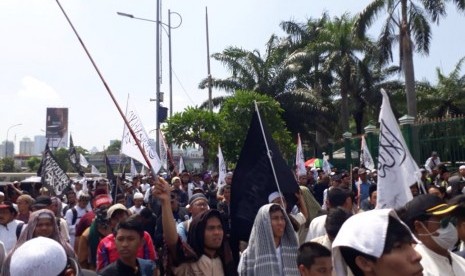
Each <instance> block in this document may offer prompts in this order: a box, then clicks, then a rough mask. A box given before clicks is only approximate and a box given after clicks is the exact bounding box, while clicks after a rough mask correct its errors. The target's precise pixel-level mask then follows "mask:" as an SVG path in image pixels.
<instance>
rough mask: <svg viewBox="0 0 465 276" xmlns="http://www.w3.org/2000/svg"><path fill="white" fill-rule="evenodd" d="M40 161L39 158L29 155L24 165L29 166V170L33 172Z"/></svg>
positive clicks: (37, 167)
mask: <svg viewBox="0 0 465 276" xmlns="http://www.w3.org/2000/svg"><path fill="white" fill-rule="evenodd" d="M40 162H41V160H40V159H39V158H37V157H35V156H33V157H30V158H29V159H28V160H27V161H26V165H27V167H28V168H29V170H30V171H31V172H35V171H37V170H38V169H39V166H40Z"/></svg>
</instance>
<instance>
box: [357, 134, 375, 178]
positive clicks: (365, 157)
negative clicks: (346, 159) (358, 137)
mask: <svg viewBox="0 0 465 276" xmlns="http://www.w3.org/2000/svg"><path fill="white" fill-rule="evenodd" d="M360 153H361V154H360V165H363V166H364V167H365V168H367V169H369V170H370V171H372V170H374V169H375V162H374V161H373V158H372V157H371V153H370V150H368V146H367V142H366V140H365V136H362V147H361V152H360Z"/></svg>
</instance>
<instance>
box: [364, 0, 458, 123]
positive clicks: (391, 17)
mask: <svg viewBox="0 0 465 276" xmlns="http://www.w3.org/2000/svg"><path fill="white" fill-rule="evenodd" d="M446 2H454V4H455V5H456V6H457V8H458V9H459V10H462V11H463V10H465V1H464V0H449V1H448V0H421V1H420V0H409V1H407V0H374V1H373V2H372V3H371V4H369V5H368V6H367V7H366V8H365V10H363V11H362V12H361V13H360V14H359V16H358V19H357V23H356V28H357V33H358V35H359V37H365V35H366V31H367V29H368V28H369V27H370V26H371V24H372V23H373V22H374V21H375V19H376V17H377V16H378V15H381V14H385V15H386V21H385V23H384V26H383V28H382V30H381V34H380V36H379V39H378V47H379V50H380V53H381V61H382V62H386V61H388V60H391V61H392V47H393V44H394V43H399V52H400V66H401V68H402V70H403V72H404V78H405V89H406V94H407V109H408V115H410V116H413V117H416V115H417V99H416V93H415V73H414V67H413V51H414V50H415V51H416V52H418V53H421V54H425V55H428V53H429V46H430V41H431V27H430V22H433V23H439V19H440V18H441V17H444V16H445V15H446ZM396 30H397V31H396Z"/></svg>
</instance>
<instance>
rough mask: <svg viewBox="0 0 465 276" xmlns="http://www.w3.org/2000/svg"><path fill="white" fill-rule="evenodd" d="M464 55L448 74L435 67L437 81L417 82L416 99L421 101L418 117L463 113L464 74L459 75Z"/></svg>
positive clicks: (464, 112)
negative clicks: (433, 82)
mask: <svg viewBox="0 0 465 276" xmlns="http://www.w3.org/2000/svg"><path fill="white" fill-rule="evenodd" d="M464 62H465V57H463V58H462V59H460V60H459V62H457V64H456V66H455V68H454V70H452V72H450V74H449V75H447V76H446V75H444V74H443V73H442V72H441V70H440V69H439V68H436V74H437V78H438V83H437V84H436V85H435V86H432V85H431V84H430V83H429V82H422V83H418V84H417V91H418V100H419V101H420V102H421V103H422V107H421V108H420V110H419V116H420V117H427V118H437V117H446V116H454V115H455V116H456V115H463V114H465V99H464V97H463V96H464V95H465V75H460V72H461V70H462V65H463V63H464Z"/></svg>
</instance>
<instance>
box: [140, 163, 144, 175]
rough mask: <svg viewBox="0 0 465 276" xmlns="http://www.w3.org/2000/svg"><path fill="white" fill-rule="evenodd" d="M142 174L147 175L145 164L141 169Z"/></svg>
mask: <svg viewBox="0 0 465 276" xmlns="http://www.w3.org/2000/svg"><path fill="white" fill-rule="evenodd" d="M140 175H142V176H143V175H145V166H144V165H142V168H141V169H140Z"/></svg>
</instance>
